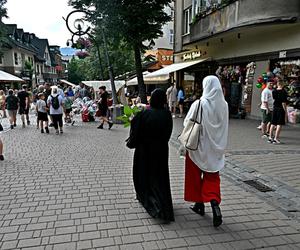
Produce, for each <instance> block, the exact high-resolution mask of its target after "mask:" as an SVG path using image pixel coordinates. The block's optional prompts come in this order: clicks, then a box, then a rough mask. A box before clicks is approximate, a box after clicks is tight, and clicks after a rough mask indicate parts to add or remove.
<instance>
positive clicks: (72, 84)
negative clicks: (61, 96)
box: [59, 80, 77, 88]
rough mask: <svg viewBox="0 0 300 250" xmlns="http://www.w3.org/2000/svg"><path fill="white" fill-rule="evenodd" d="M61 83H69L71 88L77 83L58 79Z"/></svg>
mask: <svg viewBox="0 0 300 250" xmlns="http://www.w3.org/2000/svg"><path fill="white" fill-rule="evenodd" d="M59 81H60V82H61V83H64V84H67V85H69V86H71V87H73V88H75V87H76V86H77V85H76V84H74V83H71V82H69V81H67V80H59Z"/></svg>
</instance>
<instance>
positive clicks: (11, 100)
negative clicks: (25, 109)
mask: <svg viewBox="0 0 300 250" xmlns="http://www.w3.org/2000/svg"><path fill="white" fill-rule="evenodd" d="M6 105H7V112H8V116H9V122H10V128H11V129H13V128H14V127H16V126H17V112H18V108H19V98H18V97H16V96H15V95H14V91H13V90H12V89H10V90H8V96H7V97H6Z"/></svg>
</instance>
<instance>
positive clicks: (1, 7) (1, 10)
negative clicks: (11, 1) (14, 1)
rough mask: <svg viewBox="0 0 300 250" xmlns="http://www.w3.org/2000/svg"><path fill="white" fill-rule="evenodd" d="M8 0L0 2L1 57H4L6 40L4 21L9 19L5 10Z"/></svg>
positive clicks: (0, 0)
mask: <svg viewBox="0 0 300 250" xmlns="http://www.w3.org/2000/svg"><path fill="white" fill-rule="evenodd" d="M6 2H7V0H0V56H3V44H4V43H5V42H6V41H7V40H6V28H5V25H4V23H3V22H2V19H3V18H4V17H7V9H6V8H5V4H6Z"/></svg>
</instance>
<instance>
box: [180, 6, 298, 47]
mask: <svg viewBox="0 0 300 250" xmlns="http://www.w3.org/2000/svg"><path fill="white" fill-rule="evenodd" d="M297 21H298V22H299V21H300V4H299V0H284V1H283V0H268V1H265V0H239V1H234V2H233V3H231V4H229V5H225V6H221V7H220V6H219V7H218V8H215V9H211V10H208V11H205V12H202V13H201V14H199V15H197V16H196V17H195V18H194V19H193V22H192V23H191V27H190V35H189V38H185V39H184V40H183V43H184V44H185V43H187V42H189V43H190V42H194V41H198V40H202V39H205V38H208V37H211V36H213V35H216V34H219V33H222V32H226V31H228V30H231V29H234V28H241V27H245V26H250V25H260V24H267V23H283V22H297Z"/></svg>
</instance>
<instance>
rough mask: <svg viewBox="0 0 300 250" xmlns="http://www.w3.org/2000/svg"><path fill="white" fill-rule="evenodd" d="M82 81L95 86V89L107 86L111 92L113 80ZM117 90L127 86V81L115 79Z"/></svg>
mask: <svg viewBox="0 0 300 250" xmlns="http://www.w3.org/2000/svg"><path fill="white" fill-rule="evenodd" d="M82 83H83V84H84V85H86V86H88V87H92V88H94V90H95V91H98V90H99V87H101V86H105V87H106V90H107V91H108V92H111V82H110V80H107V81H82ZM115 86H116V91H117V92H118V91H119V90H120V89H121V88H122V87H124V86H125V81H115Z"/></svg>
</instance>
